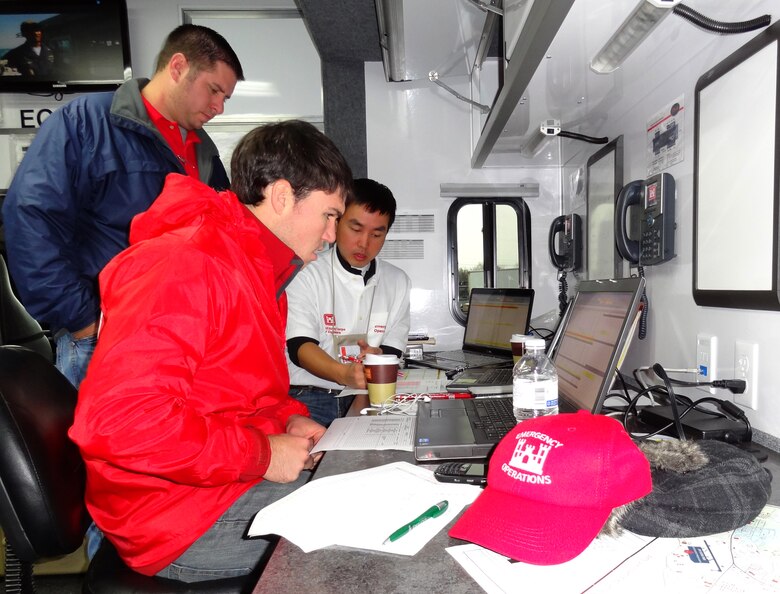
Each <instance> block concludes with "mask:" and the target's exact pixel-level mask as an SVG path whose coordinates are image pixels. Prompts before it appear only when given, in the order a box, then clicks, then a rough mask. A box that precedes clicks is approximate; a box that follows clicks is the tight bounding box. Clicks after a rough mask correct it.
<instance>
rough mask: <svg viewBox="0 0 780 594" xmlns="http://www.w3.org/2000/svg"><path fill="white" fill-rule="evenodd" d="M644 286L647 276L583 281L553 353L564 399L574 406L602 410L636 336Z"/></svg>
mask: <svg viewBox="0 0 780 594" xmlns="http://www.w3.org/2000/svg"><path fill="white" fill-rule="evenodd" d="M643 287H644V279H643V278H626V279H615V280H593V281H581V282H580V284H579V286H578V287H577V294H576V295H575V297H574V299H573V300H572V302H571V303H570V304H569V308H568V311H567V312H566V314H567V315H566V317H565V318H564V320H563V321H562V322H561V326H560V327H559V328H558V336H556V339H557V341H556V342H557V346H556V347H555V351H554V352H553V353H552V355H551V358H552V360H553V362H554V363H555V367H556V368H557V370H558V397H559V399H560V400H562V401H564V402H565V403H566V404H568V405H570V407H574V408H575V409H578V410H579V409H585V410H589V411H591V412H594V413H598V412H600V411H601V407H602V405H603V403H604V400H605V398H606V395H607V392H608V391H609V388H610V386H611V385H612V379H613V375H614V372H615V369H616V368H617V366H618V364H619V362H620V361H621V360H622V356H623V354H624V352H625V349H626V348H627V347H628V343H629V341H630V339H631V337H632V336H633V333H634V328H635V322H636V320H637V319H638V318H637V314H638V312H639V300H640V297H641V295H642V288H643Z"/></svg>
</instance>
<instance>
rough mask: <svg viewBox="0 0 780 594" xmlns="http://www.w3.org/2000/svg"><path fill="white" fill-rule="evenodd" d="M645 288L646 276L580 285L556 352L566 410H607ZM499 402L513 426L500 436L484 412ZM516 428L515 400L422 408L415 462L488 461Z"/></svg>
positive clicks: (458, 402)
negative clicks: (490, 431)
mask: <svg viewBox="0 0 780 594" xmlns="http://www.w3.org/2000/svg"><path fill="white" fill-rule="evenodd" d="M643 287H644V279H643V278H629V279H615V280H611V279H608V280H593V281H581V282H580V284H579V286H578V288H577V294H576V295H575V296H574V298H573V300H572V302H571V303H570V305H569V307H568V309H567V311H566V315H565V316H564V318H563V320H562V321H561V323H560V324H559V325H558V329H557V331H556V336H555V338H554V339H553V343H552V344H553V345H555V351H554V352H552V353H551V354H550V356H551V358H552V360H553V362H554V363H555V366H556V368H557V370H558V407H559V411H560V412H575V411H577V410H581V409H584V410H590V411H591V412H593V413H594V414H595V413H599V412H601V410H602V407H603V404H604V401H605V400H606V397H607V393H608V392H609V388H610V386H611V385H612V379H613V376H614V372H615V369H616V368H617V367H618V365H619V362H620V361H621V360H622V357H623V356H624V354H625V351H626V349H627V347H628V344H629V342H630V339H631V337H632V336H633V334H634V331H635V328H636V322H637V320H638V312H639V301H640V298H641V295H642V289H643ZM499 402H500V405H501V408H502V412H501V415H502V420H501V426H503V427H507V428H506V429H505V430H504V432H503V433H500V434H498V436H497V437H496V436H495V434H494V435H488V433H487V432H486V431H485V425H486V421H485V420H484V418H483V415H482V414H480V413H481V412H482V411H481V408H482V407H484V406H492V405H493V404H498V403H499ZM483 403H490V404H483ZM514 424H515V420H514V415H513V414H512V398H511V396H508V397H498V398H484V397H483V398H472V399H457V400H432V401H431V402H426V403H421V404H418V407H417V420H416V424H415V437H414V456H415V459H416V460H418V461H430V462H433V461H439V460H441V461H444V460H453V459H456V460H475V459H484V458H485V457H487V456H488V455H489V453H490V451H491V450H492V448H493V446H495V444H496V443H498V441H499V440H500V439H501V437H503V435H505V434H506V432H507V431H509V429H511V427H512V426H514Z"/></svg>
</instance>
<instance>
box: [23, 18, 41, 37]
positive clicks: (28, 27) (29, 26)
mask: <svg viewBox="0 0 780 594" xmlns="http://www.w3.org/2000/svg"><path fill="white" fill-rule="evenodd" d="M19 30H20V31H21V33H22V36H23V37H27V36H28V35H32V34H33V33H35V32H36V31H43V28H42V27H41V24H40V23H38V22H36V21H24V22H23V23H22V24H21V25H19Z"/></svg>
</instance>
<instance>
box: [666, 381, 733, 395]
mask: <svg viewBox="0 0 780 594" xmlns="http://www.w3.org/2000/svg"><path fill="white" fill-rule="evenodd" d="M669 381H670V382H672V383H673V384H674V385H675V386H685V387H690V388H698V387H702V386H712V387H713V388H722V389H724V390H729V391H730V392H731V393H732V394H744V393H745V388H746V387H747V383H746V382H745V380H738V379H724V380H713V381H711V382H688V381H684V380H678V379H670V380H669Z"/></svg>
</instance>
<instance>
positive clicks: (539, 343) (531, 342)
mask: <svg viewBox="0 0 780 594" xmlns="http://www.w3.org/2000/svg"><path fill="white" fill-rule="evenodd" d="M534 347H542V348H544V339H543V338H529V339H528V340H526V341H525V348H527V349H531V348H534Z"/></svg>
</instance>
